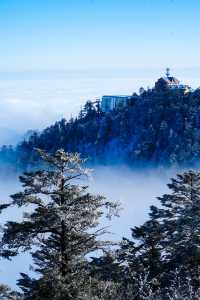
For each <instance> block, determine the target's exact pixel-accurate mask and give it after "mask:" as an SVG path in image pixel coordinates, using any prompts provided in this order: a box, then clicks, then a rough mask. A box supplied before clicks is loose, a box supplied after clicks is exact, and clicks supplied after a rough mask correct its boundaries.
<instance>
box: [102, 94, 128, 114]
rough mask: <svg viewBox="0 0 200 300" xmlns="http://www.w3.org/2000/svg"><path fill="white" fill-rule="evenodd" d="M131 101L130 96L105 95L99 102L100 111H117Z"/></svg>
mask: <svg viewBox="0 0 200 300" xmlns="http://www.w3.org/2000/svg"><path fill="white" fill-rule="evenodd" d="M130 101H131V96H125V95H107V96H103V97H102V100H101V109H102V111H103V112H107V111H110V110H113V109H119V108H123V107H125V106H127V105H128V104H129V103H130Z"/></svg>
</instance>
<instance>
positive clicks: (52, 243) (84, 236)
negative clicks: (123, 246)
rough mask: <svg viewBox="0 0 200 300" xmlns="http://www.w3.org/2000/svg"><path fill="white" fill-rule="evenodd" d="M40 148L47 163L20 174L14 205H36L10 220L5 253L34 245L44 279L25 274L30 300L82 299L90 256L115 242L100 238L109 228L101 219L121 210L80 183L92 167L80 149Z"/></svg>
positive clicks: (4, 237)
mask: <svg viewBox="0 0 200 300" xmlns="http://www.w3.org/2000/svg"><path fill="white" fill-rule="evenodd" d="M38 151H39V154H40V156H41V158H42V159H43V160H44V162H45V163H46V167H45V168H44V169H42V170H37V171H34V172H29V173H24V175H23V176H20V182H21V183H22V186H23V190H22V191H21V192H19V193H16V194H14V195H12V196H11V198H12V201H11V203H10V204H11V205H16V206H17V207H29V206H30V208H29V210H27V212H25V213H24V217H23V220H22V221H21V222H13V221H9V222H7V223H6V225H5V228H4V235H3V238H2V249H1V250H2V255H4V256H5V257H9V256H10V255H14V254H18V253H19V252H20V251H30V250H32V256H33V260H34V263H35V271H36V272H38V273H39V274H40V279H38V280H36V279H31V278H29V277H28V276H27V275H25V274H23V275H22V278H21V279H20V281H19V285H20V286H21V287H24V291H25V295H26V297H25V299H31V300H32V299H34V300H36V299H43V300H45V299H51V300H58V299H59V300H62V299H63V300H64V299H65V300H68V299H69V300H70V299H73V300H75V299H81V296H80V294H81V293H82V292H83V291H84V284H85V282H86V281H87V270H86V267H85V266H87V263H86V260H87V255H88V254H90V253H92V252H94V251H96V250H99V249H104V248H105V247H106V246H108V245H110V242H109V241H103V240H102V239H99V238H98V237H99V236H100V235H102V234H104V233H105V230H104V229H103V228H100V226H99V222H100V221H99V220H100V218H101V217H102V215H103V214H104V213H106V209H107V217H110V216H111V215H112V214H116V213H117V204H116V203H113V202H110V201H107V200H106V199H105V198H104V197H102V196H94V195H91V194H90V193H89V192H88V191H87V186H85V184H84V182H82V185H81V184H78V183H77V182H78V180H80V179H82V178H83V177H84V176H88V172H89V170H88V169H86V168H84V167H83V163H84V160H82V159H81V158H80V156H79V154H69V153H65V152H64V150H58V151H56V152H55V154H47V153H45V152H44V151H42V150H38ZM81 290H82V291H81ZM38 291H40V292H42V291H43V292H42V293H43V294H42V297H41V294H39V295H38ZM45 293H46V294H45Z"/></svg>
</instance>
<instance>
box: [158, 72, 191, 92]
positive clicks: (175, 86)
mask: <svg viewBox="0 0 200 300" xmlns="http://www.w3.org/2000/svg"><path fill="white" fill-rule="evenodd" d="M166 89H170V90H175V91H182V92H184V93H187V92H189V91H190V90H191V88H190V87H189V86H188V85H184V84H181V83H180V81H179V80H178V79H177V78H176V77H173V76H170V69H169V68H167V69H166V76H164V77H161V78H159V79H158V80H157V81H156V83H155V90H166Z"/></svg>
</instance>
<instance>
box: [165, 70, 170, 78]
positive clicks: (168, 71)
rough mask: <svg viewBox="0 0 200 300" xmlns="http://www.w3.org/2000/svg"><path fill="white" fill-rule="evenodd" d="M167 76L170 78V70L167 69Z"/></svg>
mask: <svg viewBox="0 0 200 300" xmlns="http://www.w3.org/2000/svg"><path fill="white" fill-rule="evenodd" d="M166 76H167V77H170V68H167V69H166Z"/></svg>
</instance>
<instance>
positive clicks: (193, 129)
mask: <svg viewBox="0 0 200 300" xmlns="http://www.w3.org/2000/svg"><path fill="white" fill-rule="evenodd" d="M35 148H42V149H44V150H46V151H48V152H54V151H55V150H56V149H59V148H64V149H65V150H66V151H69V152H80V153H81V154H82V156H83V157H89V158H90V161H91V162H95V163H107V164H108V163H109V164H111V163H121V162H123V163H124V162H125V163H128V164H129V165H133V166H150V165H156V166H158V165H173V164H178V165H188V164H189V165H193V164H196V163H197V162H198V160H199V157H200V89H197V90H195V91H193V92H190V93H188V94H184V93H182V92H181V91H179V92H177V91H173V90H165V91H156V90H155V89H153V90H148V91H144V92H143V93H142V94H141V95H136V94H134V95H133V97H132V101H131V103H130V105H129V106H127V107H126V108H122V109H118V110H113V111H110V112H107V113H103V112H102V111H101V109H100V105H99V104H97V105H96V104H95V105H94V104H92V103H91V102H87V103H86V105H85V107H84V109H83V110H81V112H80V114H79V116H78V117H77V118H75V119H71V120H69V121H66V120H64V119H63V120H61V121H59V122H56V123H55V124H54V125H52V126H50V127H48V128H46V129H45V130H44V131H42V132H41V133H37V132H33V133H32V134H31V135H30V136H29V138H27V139H25V140H24V141H23V142H21V143H20V144H19V145H18V146H17V147H16V148H14V149H13V148H12V147H5V146H4V147H2V149H1V152H0V158H1V161H4V162H5V161H6V162H12V163H13V162H15V164H16V165H17V166H18V167H20V168H21V167H26V166H27V165H30V164H31V163H32V162H34V160H35V159H36V157H35V151H34V149H35Z"/></svg>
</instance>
